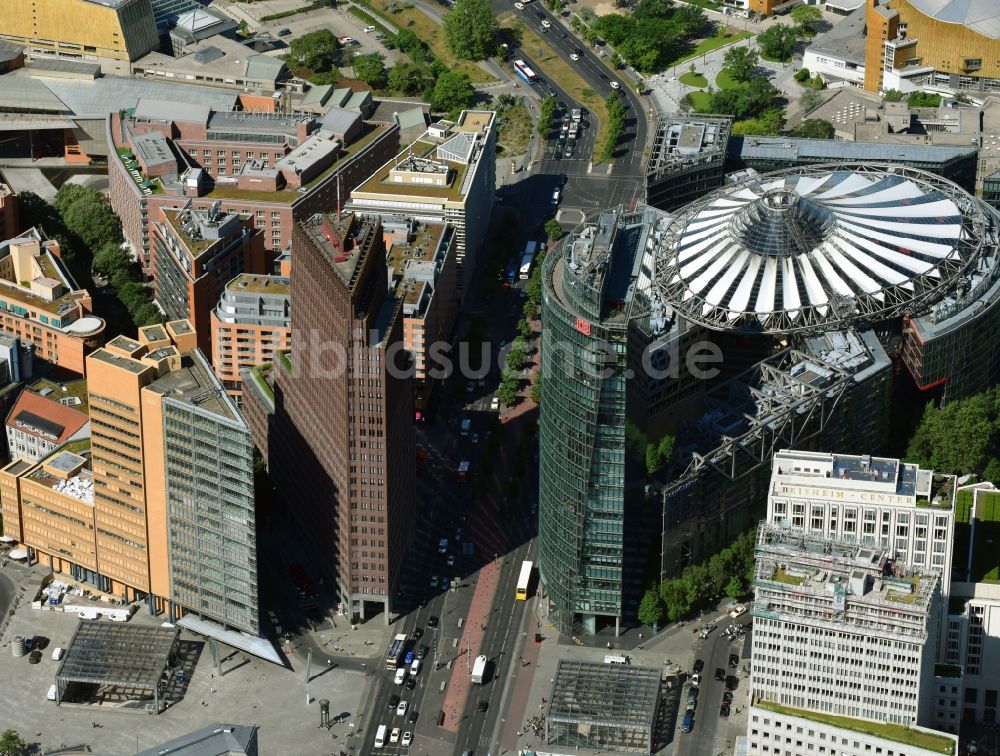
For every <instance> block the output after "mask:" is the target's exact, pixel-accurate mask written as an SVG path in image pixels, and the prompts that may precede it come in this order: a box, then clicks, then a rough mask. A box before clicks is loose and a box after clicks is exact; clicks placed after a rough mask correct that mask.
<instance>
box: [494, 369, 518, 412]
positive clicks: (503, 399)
mask: <svg viewBox="0 0 1000 756" xmlns="http://www.w3.org/2000/svg"><path fill="white" fill-rule="evenodd" d="M497 399H499V400H500V403H501V404H502V405H503V406H504V407H513V406H514V405H515V404H516V403H517V379H516V378H515V377H514V376H512V375H511V374H510V373H508V372H506V371H504V373H503V378H502V379H501V380H500V386H499V387H498V388H497Z"/></svg>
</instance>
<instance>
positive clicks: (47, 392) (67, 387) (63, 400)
mask: <svg viewBox="0 0 1000 756" xmlns="http://www.w3.org/2000/svg"><path fill="white" fill-rule="evenodd" d="M27 388H28V391H33V392H34V393H36V394H40V395H42V396H44V397H47V398H49V399H52V400H54V401H57V402H59V403H60V404H65V405H66V406H67V407H72V408H73V409H76V410H80V412H87V406H88V395H87V381H85V380H83V381H68V382H67V383H55V382H54V381H50V380H49V379H48V378H42V379H40V380H37V381H35V382H34V383H32V384H30V385H28V387H27Z"/></svg>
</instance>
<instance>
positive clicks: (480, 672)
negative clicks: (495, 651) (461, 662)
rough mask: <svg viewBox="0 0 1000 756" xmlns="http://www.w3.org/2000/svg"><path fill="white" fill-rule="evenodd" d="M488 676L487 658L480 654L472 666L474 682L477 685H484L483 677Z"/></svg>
mask: <svg viewBox="0 0 1000 756" xmlns="http://www.w3.org/2000/svg"><path fill="white" fill-rule="evenodd" d="M485 675H486V657H485V656H483V655H482V654H480V655H479V656H477V657H476V661H475V662H474V663H473V665H472V682H473V683H475V684H476V685H482V684H483V677H484V676H485Z"/></svg>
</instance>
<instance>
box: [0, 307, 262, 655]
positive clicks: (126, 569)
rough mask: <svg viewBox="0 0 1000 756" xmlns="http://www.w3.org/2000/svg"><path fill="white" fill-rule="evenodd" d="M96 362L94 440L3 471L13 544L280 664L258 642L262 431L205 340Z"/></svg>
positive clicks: (164, 343)
mask: <svg viewBox="0 0 1000 756" xmlns="http://www.w3.org/2000/svg"><path fill="white" fill-rule="evenodd" d="M87 363H88V372H89V374H90V376H91V378H90V380H89V381H88V383H87V391H88V395H87V402H88V407H89V414H90V429H91V437H90V439H88V440H77V441H70V442H69V443H66V444H63V445H62V446H60V447H57V448H56V449H55V450H54V451H53V452H52V453H51V455H50V456H49V457H46V458H44V459H43V460H42V461H41V462H40V463H35V462H30V461H28V460H24V459H22V460H17V461H15V462H13V463H11V464H10V465H8V466H7V467H5V468H4V469H3V471H2V472H0V497H2V506H3V514H4V519H3V525H4V534H5V535H7V536H9V537H13V538H15V539H16V540H18V541H20V542H21V543H23V544H24V545H25V546H26V547H27V549H28V551H29V556H30V558H31V560H33V561H39V562H42V563H43V564H45V565H46V566H48V567H50V568H51V569H52V570H53V571H55V572H59V573H64V574H67V575H68V576H70V577H71V578H72V579H73V580H77V581H80V582H83V583H86V584H88V585H90V586H93V588H94V589H96V590H97V591H99V592H102V593H109V594H116V595H118V596H120V597H122V598H123V599H125V600H126V601H144V602H145V603H146V604H147V606H148V608H149V610H150V612H152V613H166V615H167V617H168V619H169V620H170V621H171V622H175V621H176V622H178V623H180V624H184V623H188V625H190V626H191V628H192V629H195V630H196V631H198V632H201V633H204V634H208V635H213V634H214V635H216V636H217V637H220V638H222V639H223V640H225V642H227V643H229V644H230V645H235V646H237V647H239V648H242V649H243V650H247V651H250V652H251V653H256V654H260V655H262V656H264V657H265V658H271V659H272V660H275V659H276V658H277V657H276V655H275V654H274V651H273V649H270V647H269V645H268V644H263V645H262V644H260V643H259V642H256V641H257V639H255V638H254V637H253V636H256V634H257V633H258V631H259V620H258V603H257V601H258V600H257V545H256V544H257V541H256V529H255V524H254V488H253V447H252V445H251V440H250V432H249V428H248V427H247V425H246V422H245V421H244V420H243V417H242V415H240V412H239V410H238V409H237V407H236V406H235V404H233V402H232V401H231V400H230V398H229V397H228V396H227V394H226V393H225V391H224V390H223V389H222V386H221V385H220V384H219V382H218V381H217V380H216V379H215V376H214V375H213V373H212V369H211V367H210V366H209V364H208V362H207V360H206V359H205V358H204V357H203V356H202V354H201V352H200V351H199V350H198V348H197V336H196V334H195V332H194V330H193V329H192V328H191V326H190V324H189V323H188V322H187V321H174V322H170V323H167V324H166V325H163V326H160V325H153V326H147V327H145V328H141V329H140V330H139V334H138V337H137V338H136V339H131V338H128V337H126V336H117V337H115V338H114V339H112V340H111V341H110V342H108V344H106V345H105V346H104V347H102V348H100V349H98V350H96V351H94V352H93V353H91V354H90V355H88V356H87ZM53 512H56V516H55V517H53V516H52V513H53Z"/></svg>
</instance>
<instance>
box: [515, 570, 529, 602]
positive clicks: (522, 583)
mask: <svg viewBox="0 0 1000 756" xmlns="http://www.w3.org/2000/svg"><path fill="white" fill-rule="evenodd" d="M531 567H532V564H531V562H528V561H525V562H523V563H522V564H521V574H520V576H519V577H518V578H517V594H516V595H515V598H516V599H517V600H518V601H527V600H528V584H529V583H530V582H531Z"/></svg>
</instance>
